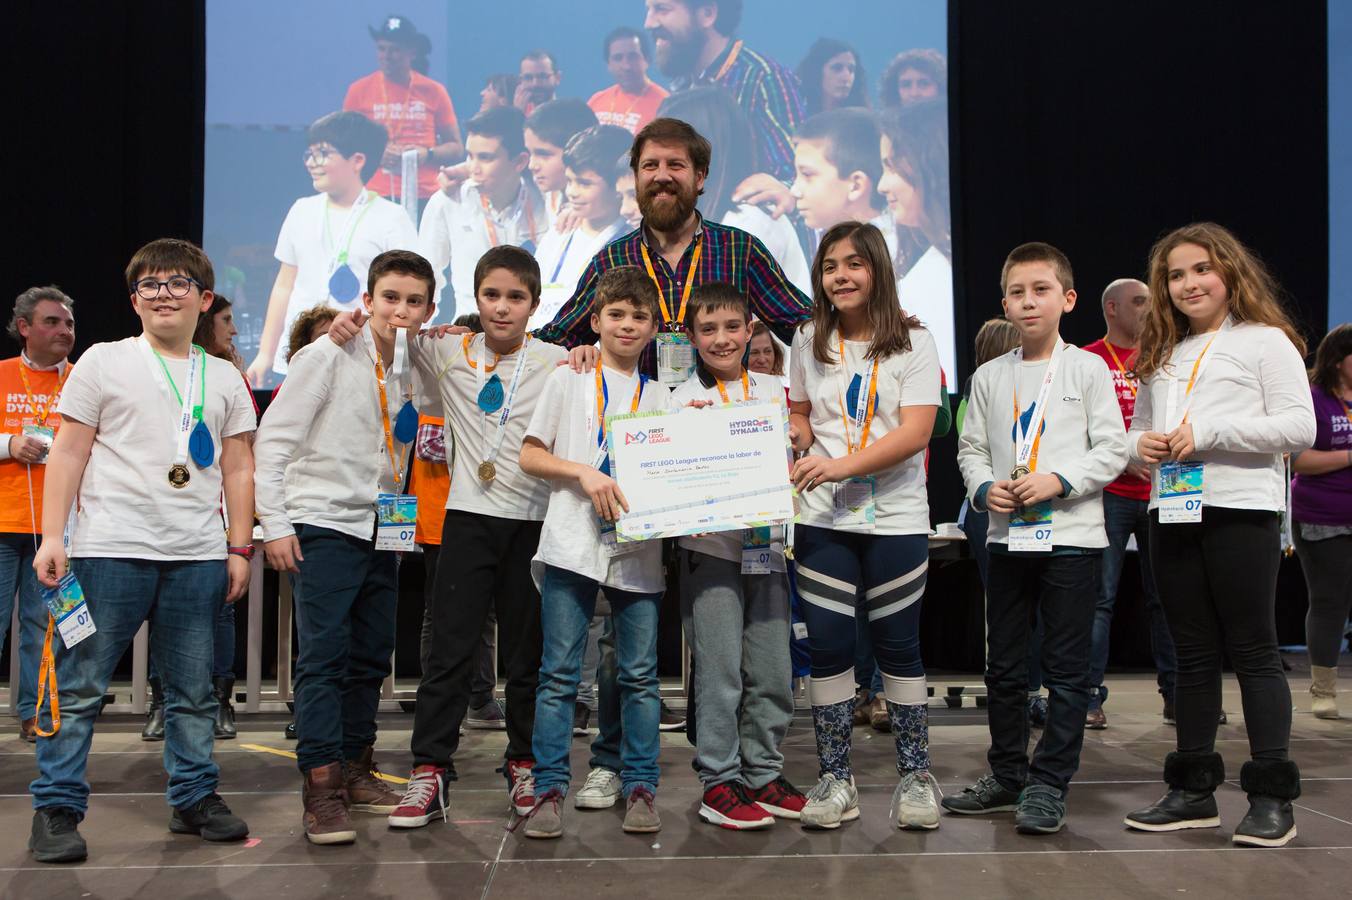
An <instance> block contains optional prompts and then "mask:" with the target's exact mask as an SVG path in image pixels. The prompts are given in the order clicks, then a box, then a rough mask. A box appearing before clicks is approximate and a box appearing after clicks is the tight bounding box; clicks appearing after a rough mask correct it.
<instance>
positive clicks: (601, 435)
mask: <svg viewBox="0 0 1352 900" xmlns="http://www.w3.org/2000/svg"><path fill="white" fill-rule="evenodd" d="M646 381H647V378H646V377H645V376H643V375H639V376H638V387H637V388H636V389H635V390H634V399H633V401H632V402H631V403H630V404H629V412H630V413H631V414H633V413H636V412H638V402H639V401H640V400H642V399H643V385H644V383H645V382H646ZM609 405H610V390H609V389H608V388H607V387H606V379H605V376H604V375H602V374H601V363H600V362H599V361H598V362H597V363H596V418H597V419H599V420H600V422H601V427H600V430H599V431H598V432H597V434H598V438H597V446H600V447H604V446H605V445H606V407H607V406H609Z"/></svg>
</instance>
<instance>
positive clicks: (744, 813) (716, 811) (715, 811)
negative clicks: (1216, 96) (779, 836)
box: [699, 781, 775, 831]
mask: <svg viewBox="0 0 1352 900" xmlns="http://www.w3.org/2000/svg"><path fill="white" fill-rule="evenodd" d="M699 817H700V818H701V819H703V820H704V821H706V822H712V823H713V824H715V825H718V826H720V827H722V828H731V829H733V830H734V831H750V830H752V829H756V828H769V827H770V826H771V825H773V824H775V817H774V816H772V815H770V814H769V813H768V812H766V811H765V810H764V809H761V808H760V807H759V806H757V805H756V804H755V803H753V802H752V800H751V798H750V797H748V796H747V794H746V786H745V785H743V784H742V783H741V782H740V781H728V782H724V783H723V784H716V785H714V786H713V787H711V788H709V789H707V790H706V791H705V792H704V802H703V803H702V804H700V808H699Z"/></svg>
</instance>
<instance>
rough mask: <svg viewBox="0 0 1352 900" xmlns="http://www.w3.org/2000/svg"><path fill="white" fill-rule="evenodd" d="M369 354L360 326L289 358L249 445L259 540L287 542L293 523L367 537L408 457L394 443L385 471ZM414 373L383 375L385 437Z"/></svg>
mask: <svg viewBox="0 0 1352 900" xmlns="http://www.w3.org/2000/svg"><path fill="white" fill-rule="evenodd" d="M375 353H376V349H375V343H374V341H373V339H372V337H371V331H370V329H369V328H367V329H363V330H362V333H361V335H360V336H359V337H357V338H355V339H353V340H351V341H348V342H347V344H345V345H344V346H342V347H339V346H338V345H337V344H335V343H334V342H333V341H331V340H327V339H324V340H318V341H315V342H314V343H313V344H310V345H309V346H308V347H306V348H305V349H303V350H302V351H301V352H299V353H297V354H296V355H295V356H294V357H292V359H291V372H290V374H289V375H287V377H286V382H285V383H284V384H283V385H282V388H281V390H280V391H278V393H277V396H276V397H275V398H274V399H273V401H272V404H271V405H270V406H269V407H268V410H267V412H265V413H264V414H263V421H262V422H261V423H259V426H258V438H257V440H256V441H255V443H254V506H255V509H256V510H257V512H258V521H259V522H260V523H261V524H262V526H263V539H264V540H265V541H274V540H277V539H278V538H283V537H286V536H287V535H290V534H295V528H294V527H293V526H294V525H295V523H297V522H304V523H305V524H307V525H319V526H322V527H324V528H332V529H333V530H334V531H340V532H342V533H343V534H349V535H352V536H353V537H358V538H364V539H369V538H371V537H373V536H374V535H375V516H376V495H377V494H379V493H381V492H382V491H385V492H397V491H398V490H399V487H398V482H397V481H396V479H395V474H394V470H395V468H397V469H398V470H399V471H400V472H402V471H403V470H404V466H405V465H406V461H407V459H408V446H407V445H405V444H401V443H399V442H398V441H394V453H395V461H394V462H395V466H394V467H391V464H390V456H389V451H388V450H387V448H386V446H385V428H384V425H383V424H382V421H381V415H380V394H379V393H378V392H379V390H380V388H379V386H378V382H377V381H376V372H375ZM412 372H413V366H412V360H410V364H409V366H408V369H407V373H406V374H405V375H404V377H403V378H401V379H399V380H398V381H397V382H396V380H395V379H394V378H393V377H392V373H388V372H387V376H389V377H388V383H389V393H388V398H389V402H388V406H389V415H390V427H391V430H393V427H394V419H395V417H396V416H397V415H398V413H399V409H400V408H401V407H402V406H403V404H404V399H405V397H406V396H407V395H408V388H409V385H410V384H411V381H410V379H412V377H413V375H412ZM418 514H419V515H440V510H421V509H420V510H418Z"/></svg>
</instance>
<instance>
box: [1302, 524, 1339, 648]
mask: <svg viewBox="0 0 1352 900" xmlns="http://www.w3.org/2000/svg"><path fill="white" fill-rule="evenodd" d="M1295 532H1296V533H1295V537H1296V556H1299V557H1300V568H1301V570H1302V571H1304V572H1305V586H1306V587H1307V588H1309V591H1310V611H1309V612H1308V613H1306V614H1305V644H1306V646H1308V647H1309V648H1310V665H1312V666H1327V667H1329V668H1333V667H1334V666H1337V665H1338V650H1339V648H1340V647H1342V645H1343V629H1344V628H1346V627H1347V612H1348V607H1349V606H1352V534H1340V535H1338V536H1337V537H1331V538H1325V539H1324V540H1322V541H1307V540H1305V538H1303V537H1301V536H1300V523H1299V522H1297V523H1296V528H1295Z"/></svg>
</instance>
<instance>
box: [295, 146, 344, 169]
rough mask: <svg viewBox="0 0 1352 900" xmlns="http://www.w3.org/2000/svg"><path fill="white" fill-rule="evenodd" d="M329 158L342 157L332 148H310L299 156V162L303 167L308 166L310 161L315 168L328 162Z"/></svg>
mask: <svg viewBox="0 0 1352 900" xmlns="http://www.w3.org/2000/svg"><path fill="white" fill-rule="evenodd" d="M330 156H342V154H341V153H339V152H338V151H337V150H335V149H333V148H332V147H310V148H309V149H307V150H306V151H305V152H304V153H302V154H301V156H300V161H301V162H302V163H304V164H305V165H307V166H308V165H310V163H311V161H313V162H314V164H315V165H316V166H322V165H324V164H325V163H326V162H328V161H329V157H330Z"/></svg>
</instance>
